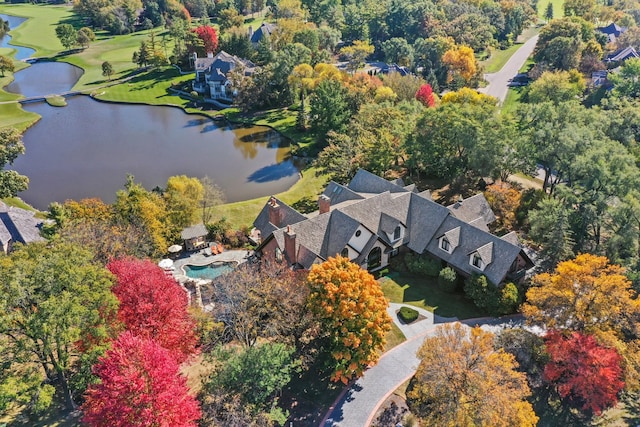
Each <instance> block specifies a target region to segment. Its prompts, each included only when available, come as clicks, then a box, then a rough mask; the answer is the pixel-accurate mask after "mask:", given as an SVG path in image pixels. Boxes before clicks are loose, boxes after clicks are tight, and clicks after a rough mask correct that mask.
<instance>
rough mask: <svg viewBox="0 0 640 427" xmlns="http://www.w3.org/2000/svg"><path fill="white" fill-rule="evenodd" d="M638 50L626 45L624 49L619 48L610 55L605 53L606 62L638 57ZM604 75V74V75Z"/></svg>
mask: <svg viewBox="0 0 640 427" xmlns="http://www.w3.org/2000/svg"><path fill="white" fill-rule="evenodd" d="M638 57H640V55H638V52H636V50H635V49H634V48H633V46H627V47H625V48H624V49H620V50H618V51H616V52H614V53H612V54H610V55H607V59H606V61H607V62H620V61H625V60H627V59H629V58H638ZM605 77H606V75H605Z"/></svg>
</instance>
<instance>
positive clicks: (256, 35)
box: [250, 22, 277, 43]
mask: <svg viewBox="0 0 640 427" xmlns="http://www.w3.org/2000/svg"><path fill="white" fill-rule="evenodd" d="M276 28H277V27H276V25H275V24H270V23H268V22H263V23H262V25H260V28H258V29H257V30H255V31H254V32H253V34H251V39H250V40H251V43H258V42H260V40H262V38H263V37H264V36H271V34H273V32H274V31H275V30H276Z"/></svg>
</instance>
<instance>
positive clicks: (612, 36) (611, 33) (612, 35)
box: [598, 22, 627, 42]
mask: <svg viewBox="0 0 640 427" xmlns="http://www.w3.org/2000/svg"><path fill="white" fill-rule="evenodd" d="M598 31H600V32H601V33H602V34H606V35H607V37H608V38H609V41H610V42H615V41H616V38H617V37H620V34H622V33H624V32H625V31H627V27H621V26H619V25H617V24H616V23H615V22H613V23H611V24H609V25H607V26H606V27H598Z"/></svg>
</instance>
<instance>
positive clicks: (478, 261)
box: [471, 253, 484, 270]
mask: <svg viewBox="0 0 640 427" xmlns="http://www.w3.org/2000/svg"><path fill="white" fill-rule="evenodd" d="M471 265H473V266H474V267H475V268H477V269H480V270H484V261H482V258H480V255H478V254H477V253H474V254H473V255H471Z"/></svg>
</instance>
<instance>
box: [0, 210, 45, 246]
mask: <svg viewBox="0 0 640 427" xmlns="http://www.w3.org/2000/svg"><path fill="white" fill-rule="evenodd" d="M42 224H43V221H42V220H41V219H38V218H36V217H35V212H33V211H28V210H26V209H21V208H17V207H14V206H11V207H9V206H7V205H5V204H4V203H3V202H1V201H0V243H2V244H5V243H7V242H8V241H9V240H13V241H14V242H19V243H31V242H37V241H42V240H45V239H44V238H43V237H42V236H41V235H40V229H41V228H42Z"/></svg>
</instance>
